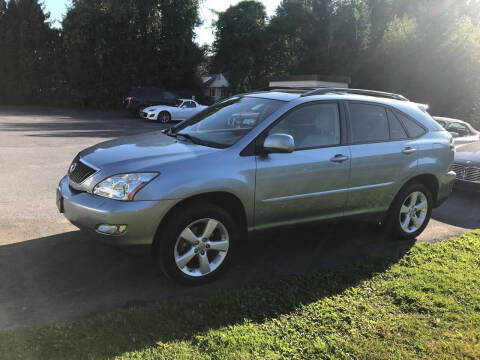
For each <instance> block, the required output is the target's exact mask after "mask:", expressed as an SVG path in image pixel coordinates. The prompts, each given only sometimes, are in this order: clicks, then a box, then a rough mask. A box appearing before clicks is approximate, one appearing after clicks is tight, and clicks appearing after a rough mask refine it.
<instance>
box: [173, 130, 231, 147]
mask: <svg viewBox="0 0 480 360" xmlns="http://www.w3.org/2000/svg"><path fill="white" fill-rule="evenodd" d="M172 136H183V137H184V138H185V139H188V140H190V141H191V142H192V143H194V144H197V145H204V146H209V147H214V148H217V149H225V148H226V147H227V146H226V145H224V144H220V143H216V142H213V141H207V140H202V139H199V138H197V137H195V136H192V135H189V134H184V133H174V135H172Z"/></svg>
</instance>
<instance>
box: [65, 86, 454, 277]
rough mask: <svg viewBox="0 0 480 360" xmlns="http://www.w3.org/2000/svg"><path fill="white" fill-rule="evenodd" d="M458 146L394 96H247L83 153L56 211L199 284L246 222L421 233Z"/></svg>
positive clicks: (325, 92) (224, 259) (224, 261)
mask: <svg viewBox="0 0 480 360" xmlns="http://www.w3.org/2000/svg"><path fill="white" fill-rule="evenodd" d="M453 155H454V152H453V142H452V137H451V135H450V134H449V133H448V132H447V131H445V130H444V129H443V128H442V127H441V126H440V125H438V124H437V123H436V122H435V121H434V120H433V119H432V118H431V117H430V115H428V113H427V112H426V111H425V108H423V107H422V106H419V105H418V104H415V103H413V102H410V101H408V100H407V99H405V98H404V97H402V96H401V95H395V94H389V93H380V92H372V91H366V90H347V89H317V90H314V91H310V92H307V93H304V94H302V95H300V94H298V93H288V92H281V91H272V92H259V93H251V94H243V95H237V96H233V97H231V98H229V99H227V100H224V101H221V102H219V103H217V104H215V105H213V106H211V107H209V108H207V109H205V110H204V111H202V112H200V113H199V114H197V115H195V116H194V117H193V118H191V119H189V120H186V121H184V122H182V123H180V124H178V125H177V126H175V127H173V128H171V129H170V130H168V131H157V132H151V133H147V134H142V135H135V136H130V137H124V138H120V139H116V140H112V141H107V142H103V143H101V144H98V145H96V146H94V147H91V148H88V149H85V150H83V151H81V152H80V153H79V154H78V156H77V157H76V158H75V159H74V160H73V162H72V164H71V166H70V169H69V170H68V175H66V176H65V177H64V178H63V179H62V180H61V181H60V185H59V187H58V191H57V206H58V208H59V210H60V212H62V213H64V215H65V216H66V217H67V219H68V220H70V221H71V222H72V223H73V224H74V225H76V226H78V227H79V228H81V229H83V230H86V231H88V232H89V233H90V234H91V236H92V237H93V236H95V237H97V238H99V239H100V240H103V241H107V242H108V243H111V244H115V245H145V244H148V245H152V249H153V251H154V254H155V256H156V258H157V260H158V262H159V264H160V266H161V268H162V269H163V271H164V272H165V273H166V274H167V275H168V276H170V277H171V278H173V279H175V280H177V281H179V282H182V283H186V284H197V283H202V282H205V281H208V280H211V279H212V278H214V277H216V276H217V275H219V274H220V273H221V272H222V271H224V270H225V268H226V267H227V265H228V264H229V262H230V261H231V259H232V257H233V256H235V252H236V250H237V249H236V248H237V245H238V243H239V242H240V241H242V240H244V239H245V238H246V236H247V233H248V232H252V231H257V230H263V229H269V228H276V227H280V226H289V225H294V224H295V225H297V224H302V223H310V222H318V221H324V220H330V219H340V218H347V217H351V216H358V215H362V216H363V215H368V216H369V217H371V218H373V219H376V220H384V222H386V223H387V224H389V226H390V227H391V230H392V232H393V235H394V236H396V237H400V238H403V239H411V238H414V237H416V236H417V235H419V234H420V233H421V232H422V231H423V230H424V229H425V227H426V226H427V223H428V221H429V219H430V215H431V212H432V208H433V207H436V206H438V205H439V204H441V203H442V202H443V201H444V200H445V199H446V198H447V197H448V196H449V194H450V193H451V190H452V186H453V183H454V181H455V173H454V172H452V171H450V166H451V164H452V161H453Z"/></svg>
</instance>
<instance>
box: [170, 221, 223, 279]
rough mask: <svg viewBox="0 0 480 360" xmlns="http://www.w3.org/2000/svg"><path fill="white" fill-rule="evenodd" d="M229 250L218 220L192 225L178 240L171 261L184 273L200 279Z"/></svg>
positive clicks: (218, 263)
mask: <svg viewBox="0 0 480 360" xmlns="http://www.w3.org/2000/svg"><path fill="white" fill-rule="evenodd" d="M228 248H229V236H228V231H227V228H226V227H225V226H224V225H223V224H222V223H221V222H220V221H218V220H215V219H210V218H205V219H200V220H196V221H194V222H192V223H191V224H190V225H188V226H187V227H186V228H185V229H183V231H182V232H181V233H180V235H179V236H178V238H177V241H176V243H175V247H174V250H173V252H174V254H173V255H174V259H175V263H176V265H177V267H178V268H179V269H180V271H182V272H183V273H184V274H186V275H189V276H193V277H201V276H205V275H207V274H210V273H212V272H214V271H215V270H216V269H218V267H219V266H220V265H221V264H222V263H223V261H224V260H225V258H226V256H227V253H228Z"/></svg>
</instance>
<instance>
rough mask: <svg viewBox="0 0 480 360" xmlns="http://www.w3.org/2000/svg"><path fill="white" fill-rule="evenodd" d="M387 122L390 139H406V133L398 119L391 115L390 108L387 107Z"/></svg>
mask: <svg viewBox="0 0 480 360" xmlns="http://www.w3.org/2000/svg"><path fill="white" fill-rule="evenodd" d="M387 115H388V123H389V124H390V138H391V139H392V140H403V139H407V138H408V135H407V133H406V132H405V129H404V128H403V126H402V124H401V123H400V121H399V120H398V119H397V118H396V117H395V115H393V112H392V110H390V109H387Z"/></svg>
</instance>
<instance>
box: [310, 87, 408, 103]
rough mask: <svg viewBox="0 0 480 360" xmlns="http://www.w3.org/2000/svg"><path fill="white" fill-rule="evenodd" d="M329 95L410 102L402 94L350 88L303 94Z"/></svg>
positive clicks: (316, 90) (322, 89) (317, 90)
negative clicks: (360, 96)
mask: <svg viewBox="0 0 480 360" xmlns="http://www.w3.org/2000/svg"><path fill="white" fill-rule="evenodd" d="M329 93H345V94H355V95H366V96H375V97H383V98H388V99H394V100H401V101H410V100H408V99H407V98H406V97H405V96H403V95H400V94H393V93H388V92H383V91H374V90H363V89H349V88H330V87H325V88H318V89H315V90H312V91H308V92H306V93H304V94H302V97H304V96H312V95H325V94H329Z"/></svg>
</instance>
